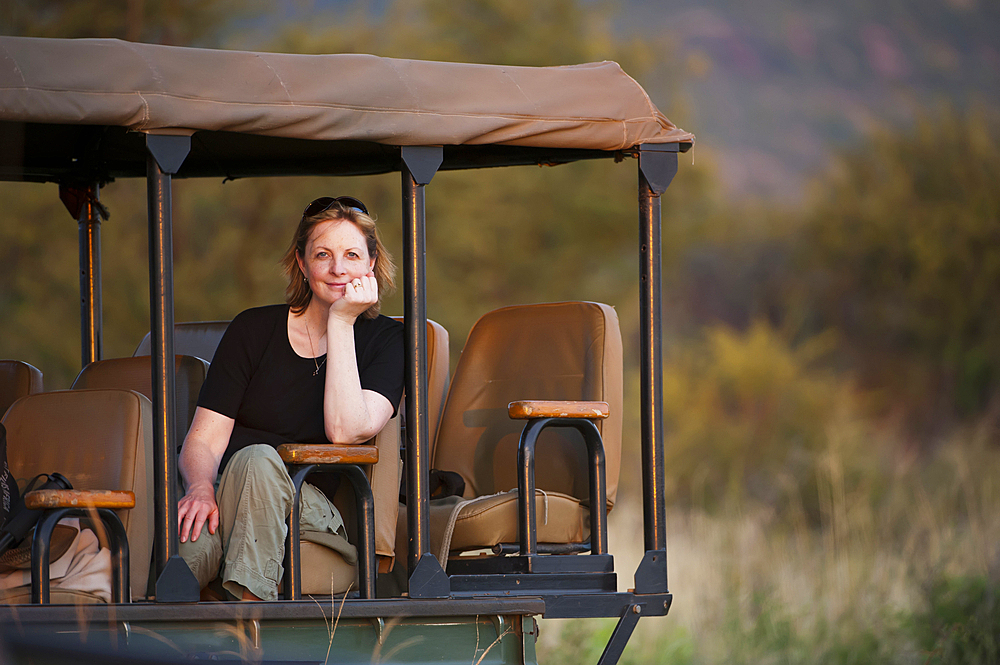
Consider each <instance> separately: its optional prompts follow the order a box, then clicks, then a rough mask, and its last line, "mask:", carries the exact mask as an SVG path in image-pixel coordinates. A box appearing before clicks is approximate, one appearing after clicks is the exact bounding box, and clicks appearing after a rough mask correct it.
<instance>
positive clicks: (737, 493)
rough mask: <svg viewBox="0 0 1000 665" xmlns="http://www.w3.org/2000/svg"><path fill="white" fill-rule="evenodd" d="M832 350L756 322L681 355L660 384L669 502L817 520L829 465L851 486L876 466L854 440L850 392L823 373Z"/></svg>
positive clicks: (708, 337) (825, 340) (711, 333)
mask: <svg viewBox="0 0 1000 665" xmlns="http://www.w3.org/2000/svg"><path fill="white" fill-rule="evenodd" d="M832 341H833V340H832V339H831V338H830V337H827V336H817V337H814V338H812V339H809V340H806V341H804V342H802V343H799V344H797V345H794V346H793V345H792V344H790V343H789V342H788V341H787V340H786V339H785V338H784V337H783V335H782V334H781V333H780V332H778V331H776V330H774V329H773V328H771V327H770V326H769V325H767V324H765V323H762V322H759V321H758V322H755V323H753V324H752V325H751V326H750V328H749V330H748V331H747V332H746V333H745V334H741V333H739V332H736V331H734V330H732V329H730V328H727V327H721V326H717V327H714V328H709V329H707V332H706V334H705V336H704V337H703V338H702V339H700V340H698V341H696V342H694V343H689V344H687V345H684V346H683V347H681V348H680V349H678V350H677V351H676V352H675V353H674V354H673V355H672V356H671V357H670V358H669V361H668V363H667V368H666V372H665V378H664V411H665V415H666V419H667V425H668V430H667V438H666V453H665V455H666V460H667V468H668V469H669V470H670V472H669V474H668V477H669V480H668V482H669V484H670V485H669V489H670V490H671V491H672V494H673V498H674V499H675V500H681V501H690V502H691V503H693V504H695V505H700V506H703V507H707V508H713V507H718V506H719V505H721V504H722V503H726V502H733V501H736V500H739V499H741V498H751V499H754V500H757V501H762V502H764V503H766V504H768V505H771V506H774V507H776V508H778V509H786V508H792V507H795V508H796V509H803V508H804V509H805V510H806V512H807V513H809V514H811V515H812V516H815V515H816V512H817V510H818V506H817V501H818V499H817V493H818V476H819V475H820V474H822V473H823V472H824V471H823V469H824V465H826V464H827V463H828V462H829V461H830V458H831V455H832V456H833V457H835V458H836V462H837V463H838V464H841V463H846V464H849V465H850V468H849V470H848V471H845V473H847V475H848V476H849V477H848V478H847V479H846V481H847V482H849V483H856V482H857V480H858V478H857V477H856V476H858V474H859V473H864V470H865V469H866V468H871V467H872V466H873V465H874V464H875V463H876V462H875V458H874V457H873V455H874V451H873V450H872V449H871V447H870V446H866V445H865V437H864V435H863V432H861V433H858V432H855V431H851V428H856V426H857V422H858V421H857V419H856V418H855V415H854V414H855V412H856V410H857V405H856V403H855V402H856V397H855V395H854V393H853V391H852V386H851V384H850V382H849V381H848V380H846V379H844V378H842V377H838V376H837V375H835V374H833V373H831V372H828V371H826V370H824V369H823V368H822V367H821V366H820V362H819V361H820V360H821V359H822V357H823V356H824V354H825V353H827V351H828V349H829V348H830V346H831V344H832Z"/></svg>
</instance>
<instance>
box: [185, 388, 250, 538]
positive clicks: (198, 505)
mask: <svg viewBox="0 0 1000 665" xmlns="http://www.w3.org/2000/svg"><path fill="white" fill-rule="evenodd" d="M235 422H236V421H234V420H233V419H232V418H228V417H226V416H223V415H222V414H219V413H216V412H215V411H212V410H211V409H204V408H202V407H200V406H199V407H198V408H197V409H195V412H194V420H192V422H191V429H190V430H188V434H187V436H186V437H184V446H183V448H181V454H180V458H179V459H178V464H177V467H178V469H179V470H180V472H181V478H183V480H184V488H185V490H186V491H185V493H184V496H183V497H181V500H180V501H178V502H177V522H178V524H179V526H180V539H181V542H182V543H183V542H187V539H188V535H190V536H191V540H198V536H199V534H201V529H202V527H203V526H204V524H205V522H206V521H207V522H208V531H209V533H215V530H216V529H218V528H219V506H218V504H217V503H216V501H215V477H216V476H217V475H218V473H219V462H221V461H222V455H223V453H225V452H226V448H227V447H228V446H229V437H230V436H231V435H232V433H233V425H234V423H235Z"/></svg>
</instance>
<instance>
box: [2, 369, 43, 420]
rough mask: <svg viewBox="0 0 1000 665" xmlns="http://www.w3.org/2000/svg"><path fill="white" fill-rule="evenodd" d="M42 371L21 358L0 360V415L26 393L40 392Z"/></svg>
mask: <svg viewBox="0 0 1000 665" xmlns="http://www.w3.org/2000/svg"><path fill="white" fill-rule="evenodd" d="M42 384H43V382H42V372H41V371H40V370H39V369H38V368H36V367H34V366H32V365H29V364H28V363H26V362H24V361H21V360H0V416H2V415H3V414H4V413H7V409H9V408H10V405H11V404H13V403H14V402H16V401H17V400H18V399H19V398H21V397H24V396H25V395H32V394H34V393H40V392H42V390H44V388H43V385H42Z"/></svg>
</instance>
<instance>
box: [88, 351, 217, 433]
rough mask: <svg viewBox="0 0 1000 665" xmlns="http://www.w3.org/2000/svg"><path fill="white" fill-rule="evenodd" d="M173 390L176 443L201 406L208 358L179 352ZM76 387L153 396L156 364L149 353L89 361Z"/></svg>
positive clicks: (150, 398) (151, 397)
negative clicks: (204, 358) (196, 409)
mask: <svg viewBox="0 0 1000 665" xmlns="http://www.w3.org/2000/svg"><path fill="white" fill-rule="evenodd" d="M175 367H176V378H175V380H174V391H175V393H174V394H175V395H176V397H175V400H176V402H175V403H176V408H177V414H176V421H175V427H176V429H175V430H174V431H175V432H176V434H177V445H178V446H180V444H181V443H182V442H183V441H184V437H185V436H186V435H187V431H188V429H189V428H190V427H191V421H192V420H193V419H194V410H195V407H197V406H198V394H199V393H200V392H201V384H203V383H204V382H205V376H206V375H207V374H208V362H207V361H205V360H203V359H201V358H197V357H195V356H180V355H179V356H176V365H175ZM72 387H73V389H74V390H79V389H88V388H91V389H92V388H118V389H121V390H134V391H136V392H138V393H141V394H143V395H145V396H146V398H147V399H149V400H152V399H153V368H152V365H151V362H150V357H149V356H133V357H131V358H109V359H108V360H98V361H96V362H92V363H90V364H88V365H87V366H86V367H84V368H83V370H82V371H81V372H80V374H79V375H77V377H76V380H74V381H73V386H72Z"/></svg>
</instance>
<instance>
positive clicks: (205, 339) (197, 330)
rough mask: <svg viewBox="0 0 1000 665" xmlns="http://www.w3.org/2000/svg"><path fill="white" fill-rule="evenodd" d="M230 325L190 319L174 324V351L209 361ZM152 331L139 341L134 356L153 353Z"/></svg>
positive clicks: (223, 322) (224, 322)
mask: <svg viewBox="0 0 1000 665" xmlns="http://www.w3.org/2000/svg"><path fill="white" fill-rule="evenodd" d="M228 327H229V321H190V322H185V323H175V324H174V353H175V354H177V355H179V356H195V357H198V358H201V359H203V360H207V361H208V362H212V358H214V357H215V349H217V348H218V347H219V341H220V340H221V339H222V336H223V335H224V334H225V332H226V328H228ZM151 339H152V337H151V333H146V336H145V337H143V338H142V341H141V342H139V346H137V347H136V349H135V352H133V353H132V355H133V356H148V355H151V353H150V349H151V344H152V342H151V341H150V340H151Z"/></svg>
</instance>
